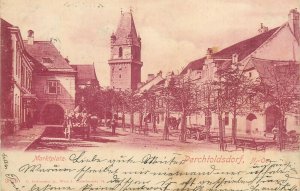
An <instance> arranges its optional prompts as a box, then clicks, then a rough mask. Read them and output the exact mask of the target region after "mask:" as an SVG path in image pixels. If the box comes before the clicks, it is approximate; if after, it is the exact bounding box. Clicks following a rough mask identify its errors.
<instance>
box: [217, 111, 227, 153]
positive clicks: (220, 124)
mask: <svg viewBox="0 0 300 191" xmlns="http://www.w3.org/2000/svg"><path fill="white" fill-rule="evenodd" d="M218 120H219V141H220V150H221V151H224V150H225V147H224V128H223V127H224V125H223V119H222V114H219V115H218Z"/></svg>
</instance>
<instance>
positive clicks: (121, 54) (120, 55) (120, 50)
mask: <svg viewBox="0 0 300 191" xmlns="http://www.w3.org/2000/svg"><path fill="white" fill-rule="evenodd" d="M122 56H123V49H122V47H120V48H119V57H122Z"/></svg>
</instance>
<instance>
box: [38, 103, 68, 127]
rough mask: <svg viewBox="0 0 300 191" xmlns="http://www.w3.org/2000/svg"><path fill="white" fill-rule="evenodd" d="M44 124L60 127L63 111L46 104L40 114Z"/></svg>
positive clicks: (53, 105) (60, 108)
mask: <svg viewBox="0 0 300 191" xmlns="http://www.w3.org/2000/svg"><path fill="white" fill-rule="evenodd" d="M42 117H43V121H44V123H45V124H51V125H61V124H62V123H63V120H64V110H63V108H62V107H61V106H59V105H57V104H48V105H46V106H45V108H44V110H43V113H42Z"/></svg>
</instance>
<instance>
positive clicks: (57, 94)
mask: <svg viewBox="0 0 300 191" xmlns="http://www.w3.org/2000/svg"><path fill="white" fill-rule="evenodd" d="M24 44H25V48H26V51H27V52H28V54H29V55H30V57H31V59H32V61H33V63H34V65H35V70H34V73H33V79H32V92H34V94H35V95H36V96H37V98H38V100H37V104H36V111H35V113H34V119H35V120H36V122H37V123H42V124H62V123H63V120H64V114H65V112H68V111H70V110H73V109H74V108H75V77H76V71H75V70H74V69H73V68H72V67H71V66H70V65H69V63H68V61H67V59H65V58H64V57H63V56H62V55H61V54H60V52H59V51H58V50H57V49H56V47H55V46H54V44H53V43H52V42H51V41H35V40H34V33H33V31H31V30H30V31H29V32H28V39H27V40H26V41H24Z"/></svg>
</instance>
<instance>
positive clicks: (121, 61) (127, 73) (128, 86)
mask: <svg viewBox="0 0 300 191" xmlns="http://www.w3.org/2000/svg"><path fill="white" fill-rule="evenodd" d="M110 43H111V46H110V49H111V58H110V60H108V64H109V66H110V86H111V87H112V88H116V89H121V90H136V89H137V86H138V83H140V82H141V67H142V65H143V63H142V62H141V38H140V37H139V36H138V35H137V32H136V29H135V25H134V21H133V17H132V12H131V11H130V12H127V13H123V12H121V19H120V22H119V25H118V28H117V30H116V32H115V33H113V34H112V35H111V42H110Z"/></svg>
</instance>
